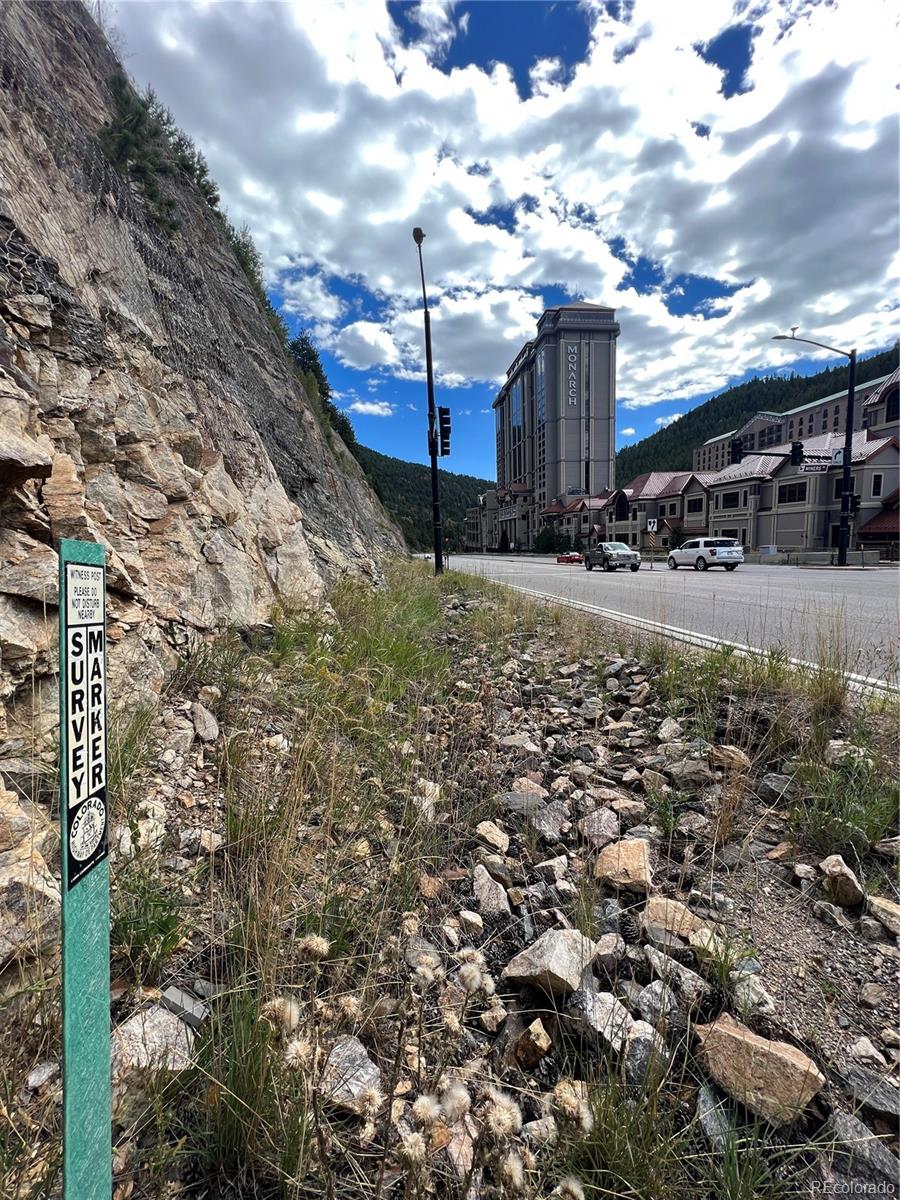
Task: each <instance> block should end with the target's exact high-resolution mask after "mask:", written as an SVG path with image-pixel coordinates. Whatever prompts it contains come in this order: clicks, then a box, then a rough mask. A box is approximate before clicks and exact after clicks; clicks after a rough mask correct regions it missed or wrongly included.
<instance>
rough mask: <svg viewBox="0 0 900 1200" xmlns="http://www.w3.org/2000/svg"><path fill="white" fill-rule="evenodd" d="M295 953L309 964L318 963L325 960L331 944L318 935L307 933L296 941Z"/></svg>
mask: <svg viewBox="0 0 900 1200" xmlns="http://www.w3.org/2000/svg"><path fill="white" fill-rule="evenodd" d="M296 949H297V953H298V954H299V955H300V957H301V958H305V959H307V961H309V962H318V961H319V960H320V959H323V958H327V957H328V952H329V950H330V949H331V943H330V942H329V941H328V939H327V938H323V937H322V936H321V935H320V934H318V933H308V934H307V935H306V937H302V938H300V939H299V940H298V941H297V947H296Z"/></svg>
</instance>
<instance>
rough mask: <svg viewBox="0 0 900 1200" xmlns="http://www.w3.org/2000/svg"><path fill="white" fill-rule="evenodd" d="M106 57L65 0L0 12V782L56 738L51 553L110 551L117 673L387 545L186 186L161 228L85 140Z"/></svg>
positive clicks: (136, 683) (253, 614)
mask: <svg viewBox="0 0 900 1200" xmlns="http://www.w3.org/2000/svg"><path fill="white" fill-rule="evenodd" d="M116 69H117V63H116V61H115V58H114V56H113V54H112V53H111V51H110V49H109V47H108V46H107V44H106V42H105V41H104V39H103V38H102V36H101V35H100V33H99V31H98V30H97V29H96V27H95V26H94V25H93V23H92V22H91V21H90V19H89V17H88V16H87V14H86V13H85V12H84V10H83V9H82V8H81V6H80V5H79V4H76V3H71V4H70V3H57V4H52V5H49V4H46V5H45V4H41V5H32V4H25V3H17V4H4V5H3V6H2V8H0V772H3V773H5V774H7V775H8V776H9V775H12V776H16V775H17V774H21V773H22V772H23V771H24V772H25V773H26V774H27V772H28V768H27V766H26V764H25V762H24V760H25V759H27V758H28V757H29V754H30V751H31V750H32V749H34V748H35V746H34V739H35V737H36V738H37V740H38V742H40V741H41V739H43V738H45V737H48V736H49V739H50V741H52V734H53V725H54V724H55V706H56V695H55V681H54V675H53V672H54V669H55V636H56V634H55V625H56V610H55V603H56V599H57V591H56V572H57V561H56V551H55V549H54V547H55V546H56V545H57V544H58V541H59V539H60V538H61V537H78V538H84V539H87V540H90V541H99V542H102V543H103V544H104V545H105V547H106V549H107V559H108V580H109V586H110V595H109V600H108V613H109V619H110V627H109V642H110V647H111V652H110V659H111V661H110V675H111V680H112V681H113V686H114V688H115V687H116V686H117V681H124V680H127V681H128V685H129V690H130V691H131V692H133V691H134V690H135V688H141V687H149V688H152V687H154V686H158V684H159V682H160V680H161V678H162V674H163V670H164V665H165V661H166V658H167V657H168V656H171V654H172V653H173V651H174V650H175V649H177V648H179V647H180V646H183V645H184V644H185V643H186V642H187V641H188V640H189V638H190V637H191V636H192V635H198V634H199V635H202V634H203V633H206V632H208V631H210V630H212V629H214V628H216V627H221V626H222V625H223V624H235V625H238V626H249V625H253V624H254V623H256V622H259V621H261V620H263V619H264V618H265V617H266V615H267V614H268V612H269V611H270V609H271V606H272V604H273V601H274V600H275V599H276V598H277V597H278V596H291V597H297V598H300V599H305V600H311V601H315V600H317V599H318V598H320V597H321V595H322V592H323V587H324V585H325V583H326V582H327V581H328V579H329V578H331V577H333V576H335V575H337V574H339V573H342V572H344V571H347V570H358V571H363V572H366V573H368V574H370V575H372V576H374V575H376V573H377V561H378V558H379V556H380V555H381V554H382V553H384V552H386V551H390V550H397V549H399V548H400V538H399V534H398V532H397V530H396V529H395V527H394V526H393V525H392V524H391V522H390V521H389V519H388V518H387V517H386V515H385V513H384V512H383V510H382V509H381V507H380V505H379V504H378V501H377V500H376V499H375V497H374V495H373V494H372V493H371V491H370V490H369V488H368V486H367V485H366V482H365V479H364V477H363V475H362V473H361V471H360V469H359V467H358V465H357V464H356V462H355V460H353V458H352V457H351V456H350V455H349V453H348V452H347V451H346V448H345V447H344V446H343V443H341V442H340V441H339V439H337V438H336V437H334V436H333V435H332V434H330V432H329V431H326V430H324V429H323V427H322V426H321V424H320V422H319V420H318V419H317V417H316V416H315V415H314V413H313V411H312V408H311V406H310V404H309V402H308V400H307V397H306V396H305V395H304V393H303V390H302V387H301V386H300V385H298V383H297V382H296V380H295V379H294V378H293V377H292V374H291V372H290V369H289V367H288V365H287V363H286V362H285V360H284V357H283V355H282V352H281V349H280V346H279V344H278V341H277V339H276V337H275V336H274V334H273V333H272V331H271V329H270V328H269V325H268V323H267V321H266V320H265V318H264V317H263V316H262V315H261V313H260V311H259V307H258V305H257V302H256V300H255V298H254V295H253V292H252V291H251V289H250V287H249V286H248V283H247V280H246V278H245V276H244V274H243V273H242V271H241V268H240V266H239V265H238V263H237V261H236V259H235V257H234V254H233V252H232V250H231V248H230V246H229V244H228V242H227V240H226V238H225V236H224V232H223V226H222V222H221V220H220V219H219V218H218V217H217V215H216V214H215V213H214V212H213V211H212V210H211V209H210V208H209V207H208V206H207V205H206V203H205V202H204V200H203V199H202V197H201V196H200V195H199V193H198V192H197V191H196V190H195V189H194V188H193V187H192V186H191V185H190V184H188V183H187V182H185V183H184V184H182V185H179V184H178V183H177V181H176V182H171V183H169V182H167V183H166V187H167V190H169V191H170V194H171V196H172V198H173V199H174V202H175V206H176V207H175V211H176V215H177V219H178V222H179V229H178V231H177V232H176V233H175V234H173V235H171V236H168V235H164V234H162V233H160V232H158V231H157V230H156V229H155V227H154V225H153V223H152V221H150V220H149V219H148V217H147V214H146V212H145V210H144V207H143V205H142V203H141V201H140V199H139V198H138V197H137V196H136V194H135V193H134V191H133V190H132V187H131V186H130V184H129V183H128V181H127V180H125V179H123V178H122V177H121V176H120V175H119V174H118V173H117V172H116V171H114V170H113V169H112V168H111V167H110V165H109V164H108V162H107V161H106V159H105V158H104V156H103V154H102V152H101V150H100V148H99V145H98V142H97V137H96V135H97V132H98V130H99V129H100V128H101V127H102V126H103V124H104V123H105V122H107V121H108V120H109V119H110V117H111V115H112V99H111V96H110V93H109V88H108V81H109V79H110V77H111V76H112V74H113V73H114V72H115V71H116Z"/></svg>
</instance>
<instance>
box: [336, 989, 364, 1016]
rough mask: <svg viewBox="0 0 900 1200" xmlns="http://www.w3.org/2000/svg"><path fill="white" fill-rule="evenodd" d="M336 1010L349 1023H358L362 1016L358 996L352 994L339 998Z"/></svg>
mask: <svg viewBox="0 0 900 1200" xmlns="http://www.w3.org/2000/svg"><path fill="white" fill-rule="evenodd" d="M338 1008H340V1010H341V1012H342V1013H343V1014H344V1016H345V1017H349V1018H350V1020H351V1021H358V1020H359V1018H360V1017H361V1016H362V1003H361V1002H360V999H359V996H354V995H353V994H351V995H349V996H341V998H340V999H339V1000H338Z"/></svg>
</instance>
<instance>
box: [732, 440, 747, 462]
mask: <svg viewBox="0 0 900 1200" xmlns="http://www.w3.org/2000/svg"><path fill="white" fill-rule="evenodd" d="M743 457H744V443H743V442H742V441H741V439H740V438H732V439H731V462H732V465H734V463H739V462H740V461H741V459H742V458H743Z"/></svg>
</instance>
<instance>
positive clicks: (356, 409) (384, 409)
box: [346, 400, 394, 417]
mask: <svg viewBox="0 0 900 1200" xmlns="http://www.w3.org/2000/svg"><path fill="white" fill-rule="evenodd" d="M346 411H347V412H352V413H359V414H360V416H363V417H392V416H393V415H394V409H393V407H392V406H391V405H390V404H388V403H387V401H386V400H354V401H353V403H352V404H348V405H347V408H346Z"/></svg>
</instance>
